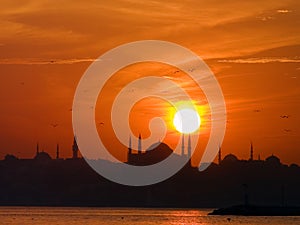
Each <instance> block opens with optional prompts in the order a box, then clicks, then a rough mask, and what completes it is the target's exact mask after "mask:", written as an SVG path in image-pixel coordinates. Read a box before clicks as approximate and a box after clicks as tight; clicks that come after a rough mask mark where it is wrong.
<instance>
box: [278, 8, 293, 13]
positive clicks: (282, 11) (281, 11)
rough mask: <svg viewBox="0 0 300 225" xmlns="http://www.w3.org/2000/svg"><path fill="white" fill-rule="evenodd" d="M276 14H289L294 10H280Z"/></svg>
mask: <svg viewBox="0 0 300 225" xmlns="http://www.w3.org/2000/svg"><path fill="white" fill-rule="evenodd" d="M276 12H278V13H289V12H292V10H288V9H278V10H277V11H276Z"/></svg>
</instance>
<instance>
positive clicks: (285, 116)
mask: <svg viewBox="0 0 300 225" xmlns="http://www.w3.org/2000/svg"><path fill="white" fill-rule="evenodd" d="M289 117H290V115H282V116H280V118H281V119H288V118H289Z"/></svg>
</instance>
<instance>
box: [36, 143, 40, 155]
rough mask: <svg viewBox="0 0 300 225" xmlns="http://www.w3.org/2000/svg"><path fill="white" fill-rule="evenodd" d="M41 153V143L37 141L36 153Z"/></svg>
mask: <svg viewBox="0 0 300 225" xmlns="http://www.w3.org/2000/svg"><path fill="white" fill-rule="evenodd" d="M39 153H40V147H39V143H38V142H37V143H36V155H38V154H39Z"/></svg>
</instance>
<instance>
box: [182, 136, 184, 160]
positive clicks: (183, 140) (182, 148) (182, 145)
mask: <svg viewBox="0 0 300 225" xmlns="http://www.w3.org/2000/svg"><path fill="white" fill-rule="evenodd" d="M181 139H182V140H181V155H182V156H184V134H182V138H181Z"/></svg>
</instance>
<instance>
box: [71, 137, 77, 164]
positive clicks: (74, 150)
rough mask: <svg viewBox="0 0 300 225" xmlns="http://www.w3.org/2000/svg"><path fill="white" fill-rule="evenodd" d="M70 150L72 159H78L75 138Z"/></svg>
mask: <svg viewBox="0 0 300 225" xmlns="http://www.w3.org/2000/svg"><path fill="white" fill-rule="evenodd" d="M72 150H73V159H78V145H77V141H76V137H75V136H74V140H73V146H72Z"/></svg>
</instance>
